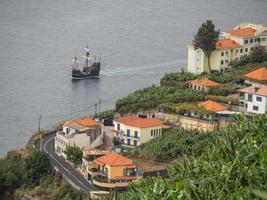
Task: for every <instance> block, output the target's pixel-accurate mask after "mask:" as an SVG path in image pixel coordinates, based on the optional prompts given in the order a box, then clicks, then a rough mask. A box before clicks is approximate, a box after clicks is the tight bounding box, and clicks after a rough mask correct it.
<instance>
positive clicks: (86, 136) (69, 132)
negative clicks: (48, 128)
mask: <svg viewBox="0 0 267 200" xmlns="http://www.w3.org/2000/svg"><path fill="white" fill-rule="evenodd" d="M100 134H101V124H100V123H98V122H96V121H95V120H92V119H90V118H84V119H81V120H77V119H71V120H69V121H66V122H65V123H64V125H63V130H62V131H58V132H57V133H56V137H55V152H56V153H57V154H58V155H62V156H63V157H66V155H65V153H64V151H65V149H66V147H67V146H74V145H75V146H77V147H79V148H81V149H82V148H88V147H90V144H91V143H92V142H93V141H94V140H95V139H96V138H97V137H98V136H99V135H100Z"/></svg>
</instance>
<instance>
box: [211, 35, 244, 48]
mask: <svg viewBox="0 0 267 200" xmlns="http://www.w3.org/2000/svg"><path fill="white" fill-rule="evenodd" d="M239 47H241V45H240V44H238V43H237V42H236V41H234V40H231V39H229V38H226V39H221V40H219V41H218V42H217V43H216V48H217V49H232V48H239Z"/></svg>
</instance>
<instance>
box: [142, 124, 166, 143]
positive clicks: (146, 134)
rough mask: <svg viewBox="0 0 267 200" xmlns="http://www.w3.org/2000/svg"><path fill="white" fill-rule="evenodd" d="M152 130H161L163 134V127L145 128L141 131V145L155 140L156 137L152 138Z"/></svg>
mask: <svg viewBox="0 0 267 200" xmlns="http://www.w3.org/2000/svg"><path fill="white" fill-rule="evenodd" d="M151 130H161V131H160V133H161V134H162V128H161V126H154V127H149V128H143V129H141V135H140V141H139V142H140V143H139V144H143V143H146V142H148V141H149V140H151V139H153V138H154V136H153V135H152V136H151Z"/></svg>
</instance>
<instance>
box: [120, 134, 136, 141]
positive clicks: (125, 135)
mask: <svg viewBox="0 0 267 200" xmlns="http://www.w3.org/2000/svg"><path fill="white" fill-rule="evenodd" d="M121 137H122V138H130V139H134V140H139V139H140V137H138V136H137V137H136V136H133V135H127V134H122V135H121Z"/></svg>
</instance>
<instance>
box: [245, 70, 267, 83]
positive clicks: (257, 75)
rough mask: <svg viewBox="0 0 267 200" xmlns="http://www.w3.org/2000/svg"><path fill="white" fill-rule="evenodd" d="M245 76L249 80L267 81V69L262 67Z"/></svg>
mask: <svg viewBox="0 0 267 200" xmlns="http://www.w3.org/2000/svg"><path fill="white" fill-rule="evenodd" d="M245 76H246V77H248V78H252V79H255V80H258V81H266V80H267V69H266V68H264V67H261V68H259V69H256V70H254V71H252V72H249V73H247V74H246V75H245Z"/></svg>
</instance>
